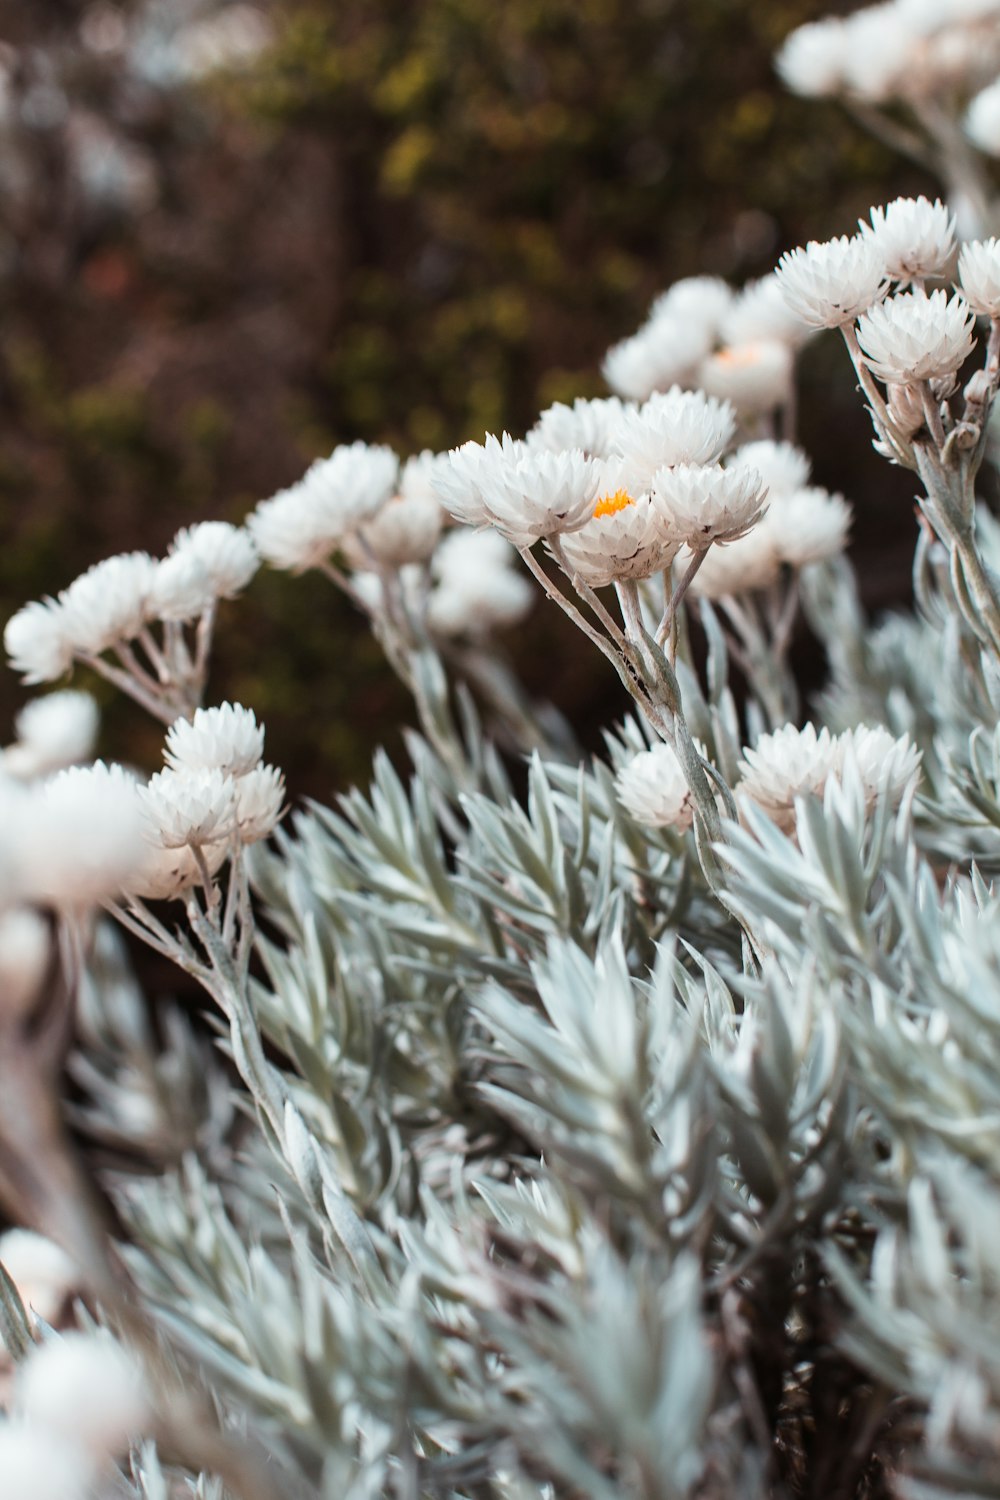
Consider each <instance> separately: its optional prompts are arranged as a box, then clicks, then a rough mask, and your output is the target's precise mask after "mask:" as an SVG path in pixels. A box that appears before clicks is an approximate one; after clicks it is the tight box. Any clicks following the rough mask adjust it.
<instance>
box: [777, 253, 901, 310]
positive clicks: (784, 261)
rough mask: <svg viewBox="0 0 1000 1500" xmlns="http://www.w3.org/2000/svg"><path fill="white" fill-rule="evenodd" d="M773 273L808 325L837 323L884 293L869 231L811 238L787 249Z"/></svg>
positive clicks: (879, 259) (882, 275)
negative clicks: (802, 244)
mask: <svg viewBox="0 0 1000 1500" xmlns="http://www.w3.org/2000/svg"><path fill="white" fill-rule="evenodd" d="M775 275H776V276H777V278H778V282H779V285H780V287H781V291H782V294H783V296H784V298H785V301H786V302H787V304H788V306H789V307H790V308H791V310H792V312H793V313H794V314H795V315H796V317H798V318H801V320H802V322H803V323H807V324H808V325H809V326H810V327H811V328H837V327H839V326H840V325H841V324H843V323H851V322H853V321H854V319H855V318H856V317H857V316H858V314H859V313H862V312H864V311H865V309H866V308H869V307H871V305H872V303H873V302H877V301H878V300H879V299H880V298H881V297H883V296H884V295H885V293H886V290H887V288H888V285H889V282H888V277H887V275H886V269H885V263H884V261H883V260H882V256H881V254H880V253H879V250H878V248H877V246H876V245H875V244H874V243H873V241H872V239H871V236H870V235H869V236H868V237H867V238H866V237H865V236H864V235H860V234H856V235H854V237H853V238H852V239H848V238H847V236H846V235H841V236H840V238H839V239H833V240H824V241H822V242H820V241H818V240H810V241H809V243H808V244H807V245H806V247H805V249H801V248H800V249H797V250H787V251H786V252H785V254H784V255H783V256H782V257H781V259H780V260H779V262H778V266H777V269H776V271H775Z"/></svg>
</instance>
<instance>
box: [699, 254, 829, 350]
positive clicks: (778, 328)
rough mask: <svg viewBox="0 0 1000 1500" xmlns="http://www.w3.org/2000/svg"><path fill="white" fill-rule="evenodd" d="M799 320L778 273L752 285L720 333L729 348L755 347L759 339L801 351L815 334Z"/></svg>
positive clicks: (731, 310) (730, 314)
mask: <svg viewBox="0 0 1000 1500" xmlns="http://www.w3.org/2000/svg"><path fill="white" fill-rule="evenodd" d="M815 331H816V330H815V329H814V328H810V326H809V325H808V324H807V323H803V321H802V319H801V318H798V317H796V315H795V314H794V313H793V312H792V310H791V308H790V307H789V306H788V303H787V302H786V301H785V298H784V295H783V293H782V290H781V284H780V282H779V281H778V277H777V275H776V273H775V272H773V271H772V272H771V274H770V276H762V277H761V279H760V280H759V281H748V282H747V284H746V286H745V287H744V288H743V289H742V291H741V292H740V294H739V296H738V297H737V298H736V301H735V302H734V303H733V305H732V307H731V308H730V310H729V312H728V313H727V314H726V316H725V318H724V319H723V320H722V326H721V328H720V330H719V332H720V334H721V337H722V340H723V342H724V343H726V344H753V343H756V342H757V340H758V339H777V340H778V341H779V342H780V343H785V344H789V345H791V347H792V348H798V346H799V345H800V344H804V343H805V342H806V340H807V339H809V338H811V337H812V335H813V334H814V333H815Z"/></svg>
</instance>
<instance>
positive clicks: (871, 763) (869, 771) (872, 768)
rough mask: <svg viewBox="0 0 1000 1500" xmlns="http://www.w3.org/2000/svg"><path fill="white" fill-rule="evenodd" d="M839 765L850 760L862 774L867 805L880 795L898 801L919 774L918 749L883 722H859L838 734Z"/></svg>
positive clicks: (919, 757) (894, 801)
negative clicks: (897, 735)
mask: <svg viewBox="0 0 1000 1500" xmlns="http://www.w3.org/2000/svg"><path fill="white" fill-rule="evenodd" d="M837 749H838V757H839V765H840V766H843V765H844V764H845V762H846V761H847V760H848V759H849V758H851V759H853V761H854V763H855V765H856V766H857V769H858V771H859V772H860V775H861V781H862V785H863V786H864V788H865V795H866V800H867V802H868V805H869V806H871V805H873V804H874V802H875V799H876V797H877V796H879V795H880V794H881V795H883V796H887V797H888V799H889V801H890V802H892V803H893V804H895V803H897V802H899V800H900V798H901V797H902V795H903V792H904V791H905V790H906V788H907V786H908V785H909V784H910V782H911V781H912V780H913V779H914V777H916V776H918V775H919V774H920V761H921V752H920V751H919V750H918V749H917V748H916V746H915V745H913V744H912V743H911V741H910V738H909V735H904V736H903V737H902V738H901V739H897V737H896V736H895V735H894V734H893V733H892V731H891V730H889V729H886V728H885V726H884V725H882V724H877V725H875V726H869V725H868V724H858V725H856V726H855V728H853V729H848V730H845V731H844V733H843V734H841V735H838V737H837Z"/></svg>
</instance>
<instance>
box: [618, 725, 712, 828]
mask: <svg viewBox="0 0 1000 1500" xmlns="http://www.w3.org/2000/svg"><path fill="white" fill-rule="evenodd" d="M615 790H616V791H617V793H618V800H619V802H620V803H621V804H622V806H623V807H624V808H625V811H626V812H627V813H628V814H629V815H630V817H633V818H634V819H635V820H636V822H637V823H645V824H647V825H648V826H649V827H650V828H676V829H677V830H678V831H679V832H681V833H683V832H684V831H685V829H688V828H690V827H691V824H692V822H693V821H694V803H693V800H692V797H691V793H690V791H689V789H688V784H687V781H686V780H685V777H684V772H683V770H682V768H681V763H680V761H679V760H678V759H677V755H676V753H675V751H674V750H672V749H671V747H670V746H669V745H656V746H654V748H653V749H652V750H641V751H640V752H639V754H638V755H636V756H633V758H632V760H630V761H629V763H628V765H627V766H623V767H622V769H621V770H620V771H619V772H618V775H617V776H616V778H615Z"/></svg>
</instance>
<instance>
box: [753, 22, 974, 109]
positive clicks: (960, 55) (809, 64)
mask: <svg viewBox="0 0 1000 1500" xmlns="http://www.w3.org/2000/svg"><path fill="white" fill-rule="evenodd" d="M998 20H1000V4H998V3H997V0H947V3H942V0H880V3H878V4H875V5H868V6H865V7H863V8H862V9H860V10H856V11H854V12H853V13H852V14H851V15H848V16H845V17H843V18H839V17H833V16H831V17H828V18H826V19H824V20H821V21H812V22H809V23H807V24H806V25H804V26H800V27H799V28H798V29H797V30H795V31H793V32H791V34H790V35H789V36H788V37H787V38H786V39H785V42H784V44H783V46H782V47H781V49H780V51H779V52H778V55H777V58H776V64H777V68H778V72H779V73H780V74H781V77H782V79H783V80H784V82H785V84H786V85H787V86H788V87H789V88H790V89H792V90H793V91H794V92H795V93H797V94H806V95H811V96H813V97H820V96H833V95H845V96H847V97H851V98H855V99H859V100H863V101H865V102H866V103H871V104H886V103H890V102H892V101H895V100H899V101H903V102H905V103H907V104H910V105H914V106H918V105H921V104H927V103H928V102H932V101H937V100H939V99H944V100H947V101H949V102H950V98H951V96H952V95H953V94H954V93H955V92H956V91H964V92H966V93H968V92H969V91H971V90H974V89H976V88H979V87H980V86H981V85H982V84H984V83H986V82H987V80H989V79H991V78H992V77H993V76H994V75H995V74H996V71H997V68H998V67H1000V27H998V24H997V23H998Z"/></svg>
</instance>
